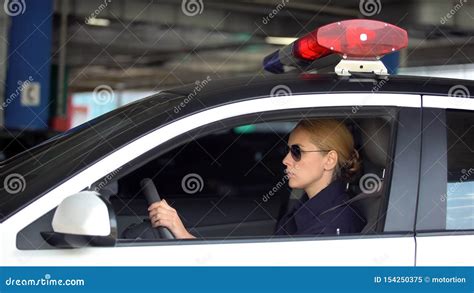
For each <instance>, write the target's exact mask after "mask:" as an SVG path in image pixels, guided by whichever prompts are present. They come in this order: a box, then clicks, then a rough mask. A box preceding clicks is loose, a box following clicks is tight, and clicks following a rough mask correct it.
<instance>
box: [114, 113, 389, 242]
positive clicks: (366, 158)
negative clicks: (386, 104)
mask: <svg viewBox="0 0 474 293" xmlns="http://www.w3.org/2000/svg"><path fill="white" fill-rule="evenodd" d="M346 122H347V123H346V124H347V125H348V127H349V129H350V130H351V131H352V133H353V136H354V138H355V142H356V148H357V149H358V150H359V153H360V155H361V159H362V161H363V164H362V168H363V169H362V172H360V174H359V176H358V178H355V180H353V181H352V182H350V183H349V184H348V185H347V190H348V192H349V194H350V195H351V196H352V200H351V204H352V206H354V207H356V208H357V209H358V210H359V211H360V213H361V216H363V217H364V218H365V219H366V221H367V224H366V226H365V227H364V229H363V231H362V233H364V234H367V233H375V232H376V231H377V229H380V227H378V226H377V224H379V222H381V221H378V220H379V217H380V214H381V213H380V208H381V205H382V198H383V197H382V194H383V190H384V189H383V188H382V182H383V180H384V177H385V176H386V174H385V173H386V169H387V163H388V160H389V157H390V156H389V154H390V148H389V145H390V144H389V140H390V135H391V126H390V125H391V124H390V123H389V122H388V121H387V120H386V119H385V118H376V119H374V118H368V119H356V120H351V121H346ZM295 125H296V122H267V123H260V124H254V125H245V126H241V127H234V128H230V129H227V130H224V131H219V132H217V133H214V134H211V135H206V136H203V137H201V138H199V139H197V140H192V141H190V142H188V143H186V144H184V145H181V146H179V147H177V148H175V149H173V150H171V151H169V152H167V153H166V154H164V155H162V156H159V157H158V158H156V159H154V160H152V161H150V162H149V163H147V164H146V165H144V166H143V167H141V168H139V169H137V170H135V171H134V172H132V173H130V174H128V175H126V176H124V177H122V178H120V179H119V180H118V181H117V184H116V186H115V189H116V190H117V192H113V193H114V196H111V197H110V201H111V203H112V204H113V206H114V210H115V211H116V213H117V218H118V229H119V235H121V237H122V238H124V239H130V238H140V239H147V238H149V237H151V238H153V237H155V236H153V234H147V233H144V232H143V227H141V228H139V227H137V224H140V223H143V222H147V221H148V212H147V206H148V204H147V201H146V199H145V198H144V196H143V195H142V192H141V188H140V185H139V183H140V181H141V180H142V179H143V178H151V179H152V180H153V182H154V184H155V185H156V187H157V190H158V192H159V193H160V195H161V197H162V198H165V199H166V200H167V202H168V203H169V204H170V205H171V206H172V207H174V208H175V209H176V210H177V211H178V213H179V215H180V217H181V219H182V221H183V224H184V225H185V226H186V227H187V228H188V230H189V232H190V233H191V234H193V235H194V236H196V237H197V238H204V239H215V238H218V239H222V238H224V239H231V238H236V237H239V238H240V237H259V236H263V237H268V236H272V235H273V232H274V230H275V226H276V223H277V221H278V219H279V218H280V217H281V216H282V215H283V214H284V213H286V212H287V211H288V210H289V209H290V208H291V206H292V205H293V204H294V203H295V202H296V201H297V200H298V199H299V197H301V196H302V195H303V192H302V191H301V190H291V188H289V186H288V185H287V184H283V183H285V182H284V175H285V174H284V165H283V164H282V160H283V158H284V156H285V155H286V154H285V146H286V144H287V139H288V135H289V133H290V132H291V130H292V129H293V127H294V126H295ZM367 173H370V174H375V175H377V177H378V178H379V180H380V182H379V186H378V188H377V190H375V192H370V193H367V194H364V192H362V191H361V189H360V186H359V179H360V177H361V176H362V175H363V174H367ZM190 175H195V176H196V177H198V178H199V180H195V182H194V183H195V185H196V187H197V189H198V190H197V191H196V193H189V190H188V192H186V191H185V189H186V186H184V184H185V182H184V180H185V178H186V176H188V177H189V176H190ZM277 187H278V188H277ZM270 190H272V191H273V193H272V194H271V196H269V195H268V194H269V191H270ZM352 201H353V202H352ZM149 226H150V225H149V224H148V227H149ZM134 230H136V231H134Z"/></svg>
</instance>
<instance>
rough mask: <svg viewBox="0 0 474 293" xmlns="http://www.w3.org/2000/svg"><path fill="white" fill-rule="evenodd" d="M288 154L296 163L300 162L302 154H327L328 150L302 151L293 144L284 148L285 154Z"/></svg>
mask: <svg viewBox="0 0 474 293" xmlns="http://www.w3.org/2000/svg"><path fill="white" fill-rule="evenodd" d="M288 152H289V153H290V154H291V157H292V158H293V160H295V161H296V162H298V161H300V160H301V154H302V153H319V152H329V150H318V151H303V150H302V149H301V147H300V146H299V145H297V144H293V145H291V146H286V152H285V153H286V154H288Z"/></svg>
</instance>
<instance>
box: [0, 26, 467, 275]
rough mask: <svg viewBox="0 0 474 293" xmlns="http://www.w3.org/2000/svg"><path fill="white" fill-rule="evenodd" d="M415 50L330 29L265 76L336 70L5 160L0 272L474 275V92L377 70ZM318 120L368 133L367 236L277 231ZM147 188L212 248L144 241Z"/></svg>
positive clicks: (192, 93)
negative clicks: (375, 269) (310, 122)
mask: <svg viewBox="0 0 474 293" xmlns="http://www.w3.org/2000/svg"><path fill="white" fill-rule="evenodd" d="M406 44H407V37H406V32H405V31H404V30H402V29H399V28H397V27H394V26H392V25H389V24H385V23H382V22H377V21H370V20H351V21H343V22H339V23H335V24H331V25H328V26H325V27H322V28H319V29H318V30H316V31H314V32H313V33H311V34H309V35H307V36H305V37H303V38H301V39H299V40H297V41H296V42H295V43H294V44H292V45H291V46H288V47H287V48H284V49H282V50H280V51H278V52H276V53H275V54H272V55H270V56H269V57H268V58H267V59H266V60H265V68H266V69H268V70H269V71H272V72H283V71H284V69H285V66H305V65H307V64H308V63H310V62H312V61H315V60H317V59H318V60H321V62H323V63H324V60H327V59H325V58H329V57H331V56H340V55H342V56H343V58H342V60H341V62H340V63H339V64H338V65H337V67H336V70H335V71H336V73H333V74H317V73H314V72H311V71H307V72H305V73H287V74H279V75H271V76H253V77H248V78H234V79H228V80H211V79H208V80H206V81H203V82H201V84H199V85H195V84H193V85H190V86H186V87H180V88H176V89H173V90H169V91H165V92H160V93H158V94H156V95H154V96H151V97H148V98H145V99H143V100H140V101H138V102H135V103H133V104H129V105H126V106H124V107H122V108H119V109H117V110H115V111H112V112H110V113H108V114H105V115H103V116H101V117H99V118H97V119H94V120H92V121H90V122H87V123H85V124H83V125H81V126H80V127H78V128H75V129H73V130H71V131H69V132H67V133H65V134H63V135H61V136H60V137H56V138H54V139H51V140H50V141H47V142H45V143H43V144H41V145H39V146H37V147H35V148H32V149H30V150H28V151H26V152H24V153H22V154H20V155H17V156H16V157H13V158H11V159H9V160H7V161H4V162H2V163H1V166H0V175H1V177H0V179H1V183H2V184H1V187H0V235H1V237H0V251H1V254H0V263H1V264H2V265H4V266H19V265H34V266H35V265H55V266H56V265H57V266H64V265H81V266H82V265H153V266H158V265H329V266H332V265H338V266H339V265H381V266H382V265H383V266H393V265H395V266H398V265H403V266H424V265H466V266H472V265H474V254H473V253H472V248H473V247H474V153H473V150H474V127H473V125H474V99H473V98H472V97H471V96H470V94H469V93H470V92H474V82H472V81H465V80H454V79H439V78H423V77H407V76H388V75H387V73H386V72H387V70H386V68H385V66H383V64H382V63H381V62H380V61H379V60H378V58H379V57H381V56H382V55H384V54H387V53H390V52H392V51H395V50H398V49H400V48H403V47H404V46H406ZM334 53H337V55H336V54H334ZM321 58H322V59H321ZM308 117H324V118H336V119H340V120H342V121H344V123H345V124H347V126H348V127H349V128H350V130H351V131H352V132H353V135H354V137H355V139H356V142H357V148H358V149H359V151H360V153H361V155H362V159H363V172H362V173H361V174H360V176H359V178H358V180H357V181H356V182H354V183H353V184H349V185H348V186H347V188H348V191H349V192H350V193H351V194H352V195H353V196H354V200H353V203H354V204H356V205H357V206H358V207H359V208H360V210H361V212H362V213H363V214H364V215H363V216H364V217H365V218H366V220H367V225H366V226H365V228H364V230H363V231H362V233H360V234H347V235H346V234H342V235H337V236H301V237H281V236H280V237H275V236H273V235H272V233H273V230H274V228H275V224H276V221H277V220H278V218H279V217H280V216H281V215H282V214H283V213H284V212H285V211H286V210H287V208H288V206H289V205H290V204H291V202H292V201H293V200H294V199H295V198H297V197H298V194H299V192H298V191H296V190H290V189H289V188H288V186H287V185H286V184H285V183H286V182H285V177H284V174H283V165H282V164H281V160H282V158H283V156H284V155H285V153H284V149H285V146H286V135H287V134H288V132H289V131H290V130H291V129H292V127H293V126H294V125H295V123H296V122H297V121H298V120H300V119H303V118H308ZM144 178H152V181H153V182H154V183H155V185H156V186H157V189H158V190H159V191H160V193H161V195H162V196H163V197H164V198H166V199H167V201H168V202H169V203H170V204H171V205H172V206H174V207H176V209H177V210H178V211H179V212H180V215H181V218H182V219H183V221H184V223H185V225H186V226H187V227H188V229H189V230H190V231H191V232H192V233H193V234H194V235H196V236H198V238H197V239H192V240H175V239H172V237H170V235H165V234H159V233H158V234H153V235H152V237H150V236H149V235H148V236H145V235H140V233H138V234H137V233H135V234H134V232H136V231H137V229H135V228H137V227H140V225H141V224H140V223H142V221H144V220H146V219H147V217H148V212H147V201H146V199H145V197H144V195H143V193H142V192H141V190H142V186H141V185H140V182H141V181H142V179H144ZM148 182H149V181H148ZM138 231H141V230H138ZM171 236H172V235H171ZM169 238H171V239H169ZM71 248H73V249H71Z"/></svg>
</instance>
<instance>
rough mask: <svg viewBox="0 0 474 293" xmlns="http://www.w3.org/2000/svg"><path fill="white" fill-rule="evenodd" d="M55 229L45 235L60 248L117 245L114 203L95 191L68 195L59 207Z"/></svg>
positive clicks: (55, 219)
mask: <svg viewBox="0 0 474 293" xmlns="http://www.w3.org/2000/svg"><path fill="white" fill-rule="evenodd" d="M52 226H53V232H41V236H42V237H43V239H44V240H45V241H46V242H47V243H48V244H50V245H52V246H54V247H59V248H80V247H87V246H115V243H116V241H117V219H116V217H115V213H114V210H113V208H112V205H111V203H110V202H109V201H108V200H106V199H104V198H102V197H100V195H99V193H97V192H95V191H81V192H79V193H76V194H74V195H71V196H69V197H67V198H65V199H64V200H63V201H62V202H61V204H59V206H58V207H57V208H56V211H55V213H54V217H53V221H52Z"/></svg>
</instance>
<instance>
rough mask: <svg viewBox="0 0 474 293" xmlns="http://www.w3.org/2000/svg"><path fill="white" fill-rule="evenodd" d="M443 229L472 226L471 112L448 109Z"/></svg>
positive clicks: (473, 159) (473, 119) (473, 158)
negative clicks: (446, 180) (444, 224)
mask: <svg viewBox="0 0 474 293" xmlns="http://www.w3.org/2000/svg"><path fill="white" fill-rule="evenodd" d="M446 127H447V148H448V151H447V158H448V162H447V164H448V165H447V179H448V183H447V186H446V229H448V230H458V229H474V113H473V112H472V111H456V110H448V111H447V113H446Z"/></svg>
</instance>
